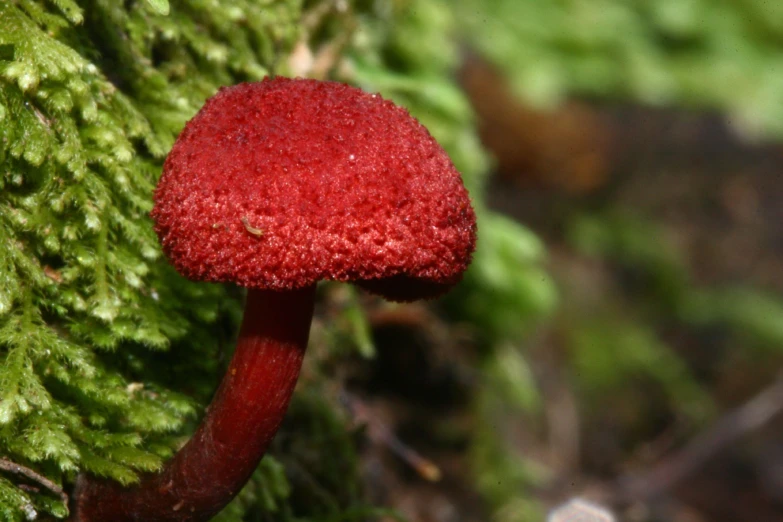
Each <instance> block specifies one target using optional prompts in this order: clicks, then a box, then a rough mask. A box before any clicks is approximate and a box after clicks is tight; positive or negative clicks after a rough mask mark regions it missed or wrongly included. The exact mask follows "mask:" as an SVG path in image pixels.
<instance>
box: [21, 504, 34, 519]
mask: <svg viewBox="0 0 783 522" xmlns="http://www.w3.org/2000/svg"><path fill="white" fill-rule="evenodd" d="M22 511H24V516H25V518H26V519H27V520H36V519H37V518H38V512H37V511H36V510H35V508H34V507H33V505H32V504H25V505H23V506H22Z"/></svg>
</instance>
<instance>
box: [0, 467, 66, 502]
mask: <svg viewBox="0 0 783 522" xmlns="http://www.w3.org/2000/svg"><path fill="white" fill-rule="evenodd" d="M0 470H2V471H7V472H9V473H14V474H16V475H24V476H25V477H27V478H28V479H30V480H32V481H33V482H36V483H37V484H39V485H41V486H43V487H45V488H46V489H48V490H49V491H51V492H52V493H54V494H55V495H57V496H58V497H60V500H62V502H63V504H65V509H68V495H67V494H66V493H65V492H64V491H63V488H61V487H60V486H58V485H57V484H55V483H54V482H52V481H51V480H49V479H48V478H46V477H44V476H43V475H41V474H39V473H36V472H35V471H33V470H31V469H30V468H27V467H25V466H22V465H21V464H17V463H16V462H12V461H10V460H8V459H6V458H2V457H0Z"/></svg>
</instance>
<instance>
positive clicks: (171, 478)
mask: <svg viewBox="0 0 783 522" xmlns="http://www.w3.org/2000/svg"><path fill="white" fill-rule="evenodd" d="M314 296H315V285H312V286H309V287H307V288H304V289H300V290H292V291H285V292H281V291H271V290H255V289H250V290H249V291H248V295H247V303H246V305H245V316H244V319H243V322H242V328H241V330H240V333H239V339H238V340H237V347H236V351H235V352H234V357H233V358H232V359H231V364H230V365H229V367H228V370H227V371H226V375H225V377H224V378H223V382H222V383H221V384H220V387H219V388H218V390H217V392H216V393H215V396H214V398H213V400H212V403H211V404H210V405H209V407H208V409H207V413H206V415H205V417H204V420H203V421H202V423H201V425H200V426H199V428H198V429H197V430H196V433H195V434H194V435H193V437H192V438H191V439H190V440H189V441H188V442H187V444H185V446H184V447H183V448H182V449H181V450H180V451H179V452H178V453H177V454H176V455H175V456H174V457H173V458H172V459H171V460H170V461H169V462H168V463H166V465H165V468H164V470H163V471H162V472H160V473H157V474H154V475H146V476H145V477H144V478H143V479H142V481H141V482H140V483H139V484H138V485H134V486H130V487H123V486H121V485H119V484H117V483H115V482H112V481H108V480H103V479H96V478H94V477H90V476H86V475H82V476H81V477H80V479H79V482H78V484H77V491H76V494H75V495H74V497H75V499H77V500H76V506H75V509H74V511H75V512H74V518H73V520H74V521H75V522H98V521H109V520H111V521H112V522H126V521H127V522H130V521H147V522H150V521H153V520H154V521H156V522H167V521H171V522H174V521H176V522H196V521H205V520H209V519H210V518H211V517H212V516H214V515H215V514H216V513H218V512H219V511H220V510H221V509H223V507H225V506H226V504H228V502H229V501H230V500H231V499H232V498H234V496H235V495H236V494H237V493H238V492H239V490H240V489H241V488H242V486H244V484H245V483H246V482H247V480H248V479H249V478H250V475H251V474H252V473H253V471H254V470H255V469H256V467H257V466H258V463H259V462H260V460H261V458H262V457H263V456H264V453H265V452H266V450H267V447H268V446H269V444H270V442H271V441H272V439H273V438H274V436H275V433H276V432H277V430H278V427H279V426H280V423H281V422H282V420H283V417H284V416H285V413H286V410H287V409H288V403H289V401H290V399H291V394H292V393H293V391H294V387H295V386H296V381H297V378H298V376H299V370H300V368H301V366H302V358H303V357H304V353H305V348H306V347H307V340H308V337H309V334H310V321H311V319H312V316H313V303H314V298H315V297H314Z"/></svg>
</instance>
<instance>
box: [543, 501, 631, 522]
mask: <svg viewBox="0 0 783 522" xmlns="http://www.w3.org/2000/svg"><path fill="white" fill-rule="evenodd" d="M546 520H547V522H615V520H616V519H615V518H614V515H612V514H611V513H610V512H609V510H607V509H606V508H604V507H602V506H599V505H598V504H595V503H593V502H589V501H587V500H584V499H581V498H573V499H571V500H569V501H568V502H566V503H565V504H562V505H560V506H559V507H557V508H555V509H554V510H552V511H551V512H550V513H549V516H548V517H547V519H546Z"/></svg>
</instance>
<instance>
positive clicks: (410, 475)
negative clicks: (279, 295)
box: [343, 0, 783, 522]
mask: <svg viewBox="0 0 783 522" xmlns="http://www.w3.org/2000/svg"><path fill="white" fill-rule="evenodd" d="M376 6H377V4H376ZM395 10H396V13H397V14H396V16H398V17H399V18H397V19H395V21H394V23H393V24H386V25H385V24H380V26H379V27H372V28H371V29H369V30H368V33H367V35H364V36H366V38H367V39H372V38H380V36H379V35H381V34H383V35H385V36H384V37H385V38H387V40H386V42H387V45H386V46H385V47H383V48H382V51H381V52H380V53H379V54H378V57H377V58H376V60H375V61H373V60H368V59H367V57H366V56H364V57H360V56H357V57H354V58H353V59H349V60H348V61H347V62H346V65H345V67H344V69H343V73H344V74H346V75H347V76H349V77H351V76H352V75H353V77H354V78H358V79H359V80H360V82H363V83H364V84H366V85H369V86H370V87H371V88H377V89H380V90H381V91H382V92H384V93H388V94H390V95H392V96H395V97H396V98H397V99H398V100H402V101H403V103H405V104H406V105H407V106H408V107H411V108H412V110H413V112H414V114H416V115H417V116H418V117H420V118H421V119H422V120H423V121H424V122H425V124H427V125H428V126H429V127H430V128H431V129H432V131H433V133H434V134H435V135H436V137H438V138H439V139H440V140H441V141H442V142H443V143H444V144H445V145H446V146H447V148H449V147H450V149H449V150H450V151H451V152H452V154H453V155H454V158H455V161H456V162H457V164H458V166H460V168H461V169H462V170H463V171H464V172H465V174H466V178H467V180H468V184H471V185H472V189H473V191H474V192H473V193H474V198H475V199H476V200H477V202H478V204H479V207H480V212H481V221H480V234H479V237H480V241H479V250H478V252H477V253H476V257H475V263H474V266H473V268H472V270H471V272H470V274H469V275H468V277H467V278H466V281H465V282H464V284H463V286H462V287H461V288H460V289H458V290H457V291H456V292H455V293H454V294H452V295H451V296H449V297H447V298H446V299H444V300H442V301H440V302H438V303H435V304H434V306H430V307H426V308H425V307H404V308H395V309H393V310H390V309H388V308H386V307H384V306H381V305H379V306H380V307H379V308H378V309H373V305H372V303H369V304H368V306H369V309H370V310H371V311H370V313H369V315H368V321H369V326H370V332H371V338H372V341H373V343H374V345H375V349H376V350H377V356H376V358H375V359H371V360H370V362H365V363H363V364H364V365H366V367H365V366H363V364H359V365H358V366H357V368H356V370H357V371H356V373H355V374H354V375H353V377H351V378H348V379H347V383H348V391H349V393H352V394H357V395H358V396H360V397H361V398H362V399H361V400H362V401H364V404H365V405H369V408H370V409H369V412H370V415H371V417H372V418H379V419H382V422H383V423H384V424H385V425H387V426H391V427H392V428H393V432H394V433H396V436H397V437H399V439H400V440H401V441H402V442H403V443H404V444H405V445H408V446H412V447H414V448H416V450H417V451H418V452H419V453H420V454H421V455H423V456H424V457H426V459H428V460H429V461H431V462H429V464H432V465H433V466H437V468H438V469H439V471H440V480H439V481H437V482H435V481H428V480H427V478H428V477H429V478H432V476H431V472H432V470H431V469H429V468H426V467H425V468H424V469H422V464H421V463H419V462H418V461H417V460H416V459H415V458H413V459H412V458H411V457H405V456H404V455H403V458H400V457H399V455H397V456H396V457H390V453H395V451H391V452H390V451H389V450H388V443H387V444H385V445H384V444H383V443H381V444H380V447H381V448H383V447H386V449H383V450H381V451H379V452H375V451H370V452H369V453H367V454H365V456H364V459H365V460H364V465H365V469H366V472H367V473H369V474H370V477H372V478H373V479H374V480H377V481H378V483H379V484H380V485H379V486H378V488H377V489H378V492H377V493H378V495H380V496H381V497H382V501H383V502H384V503H388V504H389V505H392V506H394V507H396V508H398V509H399V510H400V511H401V512H402V513H403V514H404V515H405V516H406V517H407V518H408V519H409V520H415V521H428V522H429V521H439V522H452V521H453V522H463V521H476V522H478V521H485V520H494V521H498V522H516V521H519V522H523V521H533V520H543V519H545V518H546V514H547V513H550V512H551V510H552V509H554V508H555V507H556V506H560V505H562V504H564V503H566V502H568V501H569V499H572V498H575V497H578V498H583V499H586V500H589V501H591V502H594V503H595V504H596V505H598V506H603V507H604V508H606V509H608V510H611V512H613V513H614V514H615V516H616V517H617V519H618V520H627V521H640V522H641V521H672V522H707V521H710V522H723V521H725V522H731V521H735V522H736V521H750V520H752V521H756V522H762V521H769V522H773V521H779V520H783V418H782V417H781V416H779V415H778V414H779V412H780V410H781V409H783V383H782V382H781V363H782V362H783V300H782V299H781V295H782V294H781V291H782V290H783V272H782V271H781V266H783V263H782V261H783V260H782V259H781V255H782V254H783V248H782V247H783V228H782V226H783V219H782V218H783V205H781V196H783V177H782V176H781V163H782V162H781V159H783V158H781V152H782V151H783V149H781V147H780V144H779V143H780V139H781V138H782V137H783V3H776V2H765V1H761V0H734V1H728V0H638V1H636V2H627V1H623V0H596V1H591V2H583V1H565V0H560V1H549V2H542V1H540V0H458V1H454V2H436V1H423V2H397V3H395V6H394V7H393V8H392V11H395ZM445 34H448V35H449V38H452V39H453V41H456V42H457V45H456V46H453V47H450V46H449V45H445V44H444V41H443V40H439V38H443V37H444V35H445ZM359 41H360V42H361V39H359ZM379 64H386V65H387V66H388V64H392V65H391V67H392V69H393V70H395V73H394V74H399V76H395V77H390V73H389V71H388V70H386V71H384V72H383V74H381V73H380V71H379V68H380V65H379ZM376 67H377V68H376ZM449 67H451V70H452V71H453V78H455V79H456V88H457V89H458V91H459V92H458V93H457V94H455V95H454V96H452V97H451V98H450V97H449V95H450V94H451V91H449V90H448V89H447V88H446V87H443V88H442V89H441V91H438V90H437V89H438V87H439V86H438V85H437V84H435V85H433V83H432V82H430V83H428V80H427V79H428V78H430V77H432V76H433V75H434V74H437V73H436V72H435V71H437V70H438V69H439V68H449ZM417 82H418V83H417ZM460 94H461V95H464V97H465V99H466V100H467V102H468V103H467V106H465V107H463V106H461V105H460V104H459V96H460ZM427 96H431V97H433V98H435V99H437V100H438V102H437V103H435V104H433V103H431V102H428V101H427V100H426V98H427ZM422 100H424V101H422ZM453 100H457V101H456V102H455V103H451V102H452V101H453ZM433 105H434V106H435V109H433V108H432V106H433ZM418 107H422V108H423V109H425V110H420V111H419V112H417V111H416V109H417V108H418ZM437 110H439V111H440V113H437V112H435V111H437ZM461 111H462V112H461ZM471 113H472V114H471ZM453 120H459V121H463V122H464V121H473V122H475V128H476V129H477V132H478V138H479V140H480V144H481V146H482V147H483V148H484V151H485V152H486V154H483V153H482V149H481V148H480V147H479V148H476V149H475V150H474V149H472V148H471V143H470V140H469V139H466V138H465V136H464V135H460V134H459V132H457V131H455V128H459V127H455V126H451V127H448V126H447V125H445V124H443V122H444V121H453ZM433 122H434V124H433ZM462 128H464V127H462ZM483 172H485V173H486V175H483V174H481V173H483ZM370 376H371V377H372V379H371V378H370ZM370 431H372V430H370ZM376 435H377V434H376ZM376 438H377V437H376ZM381 439H383V437H381ZM383 440H385V439H383ZM395 443H396V442H395ZM396 453H397V454H399V453H400V452H399V451H397V452H396ZM376 459H381V460H382V461H383V462H386V464H385V465H380V464H379V463H378V462H377V461H376ZM384 459H385V460H384ZM388 459H391V462H392V463H391V464H389V463H388ZM405 461H407V463H408V469H406V466H405V465H404V464H401V462H405ZM395 462H396V464H394V463H395ZM416 469H418V472H415V470H416ZM390 470H396V472H394V471H390ZM371 484H372V482H371ZM585 510H587V511H589V509H588V508H585V507H584V506H583V507H582V512H583V513H584V514H583V515H582V516H585V517H587V514H586V513H587V511H585ZM577 511H579V510H578V509H577ZM574 513H575V512H573V513H571V514H566V513H565V512H562V513H559V514H558V513H552V514H551V516H552V520H557V521H561V520H562V521H565V520H610V519H609V518H601V516H604V517H608V516H609V515H608V514H604V515H598V514H594V515H593V516H595V517H596V518H578V517H577V515H576V514H574Z"/></svg>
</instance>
